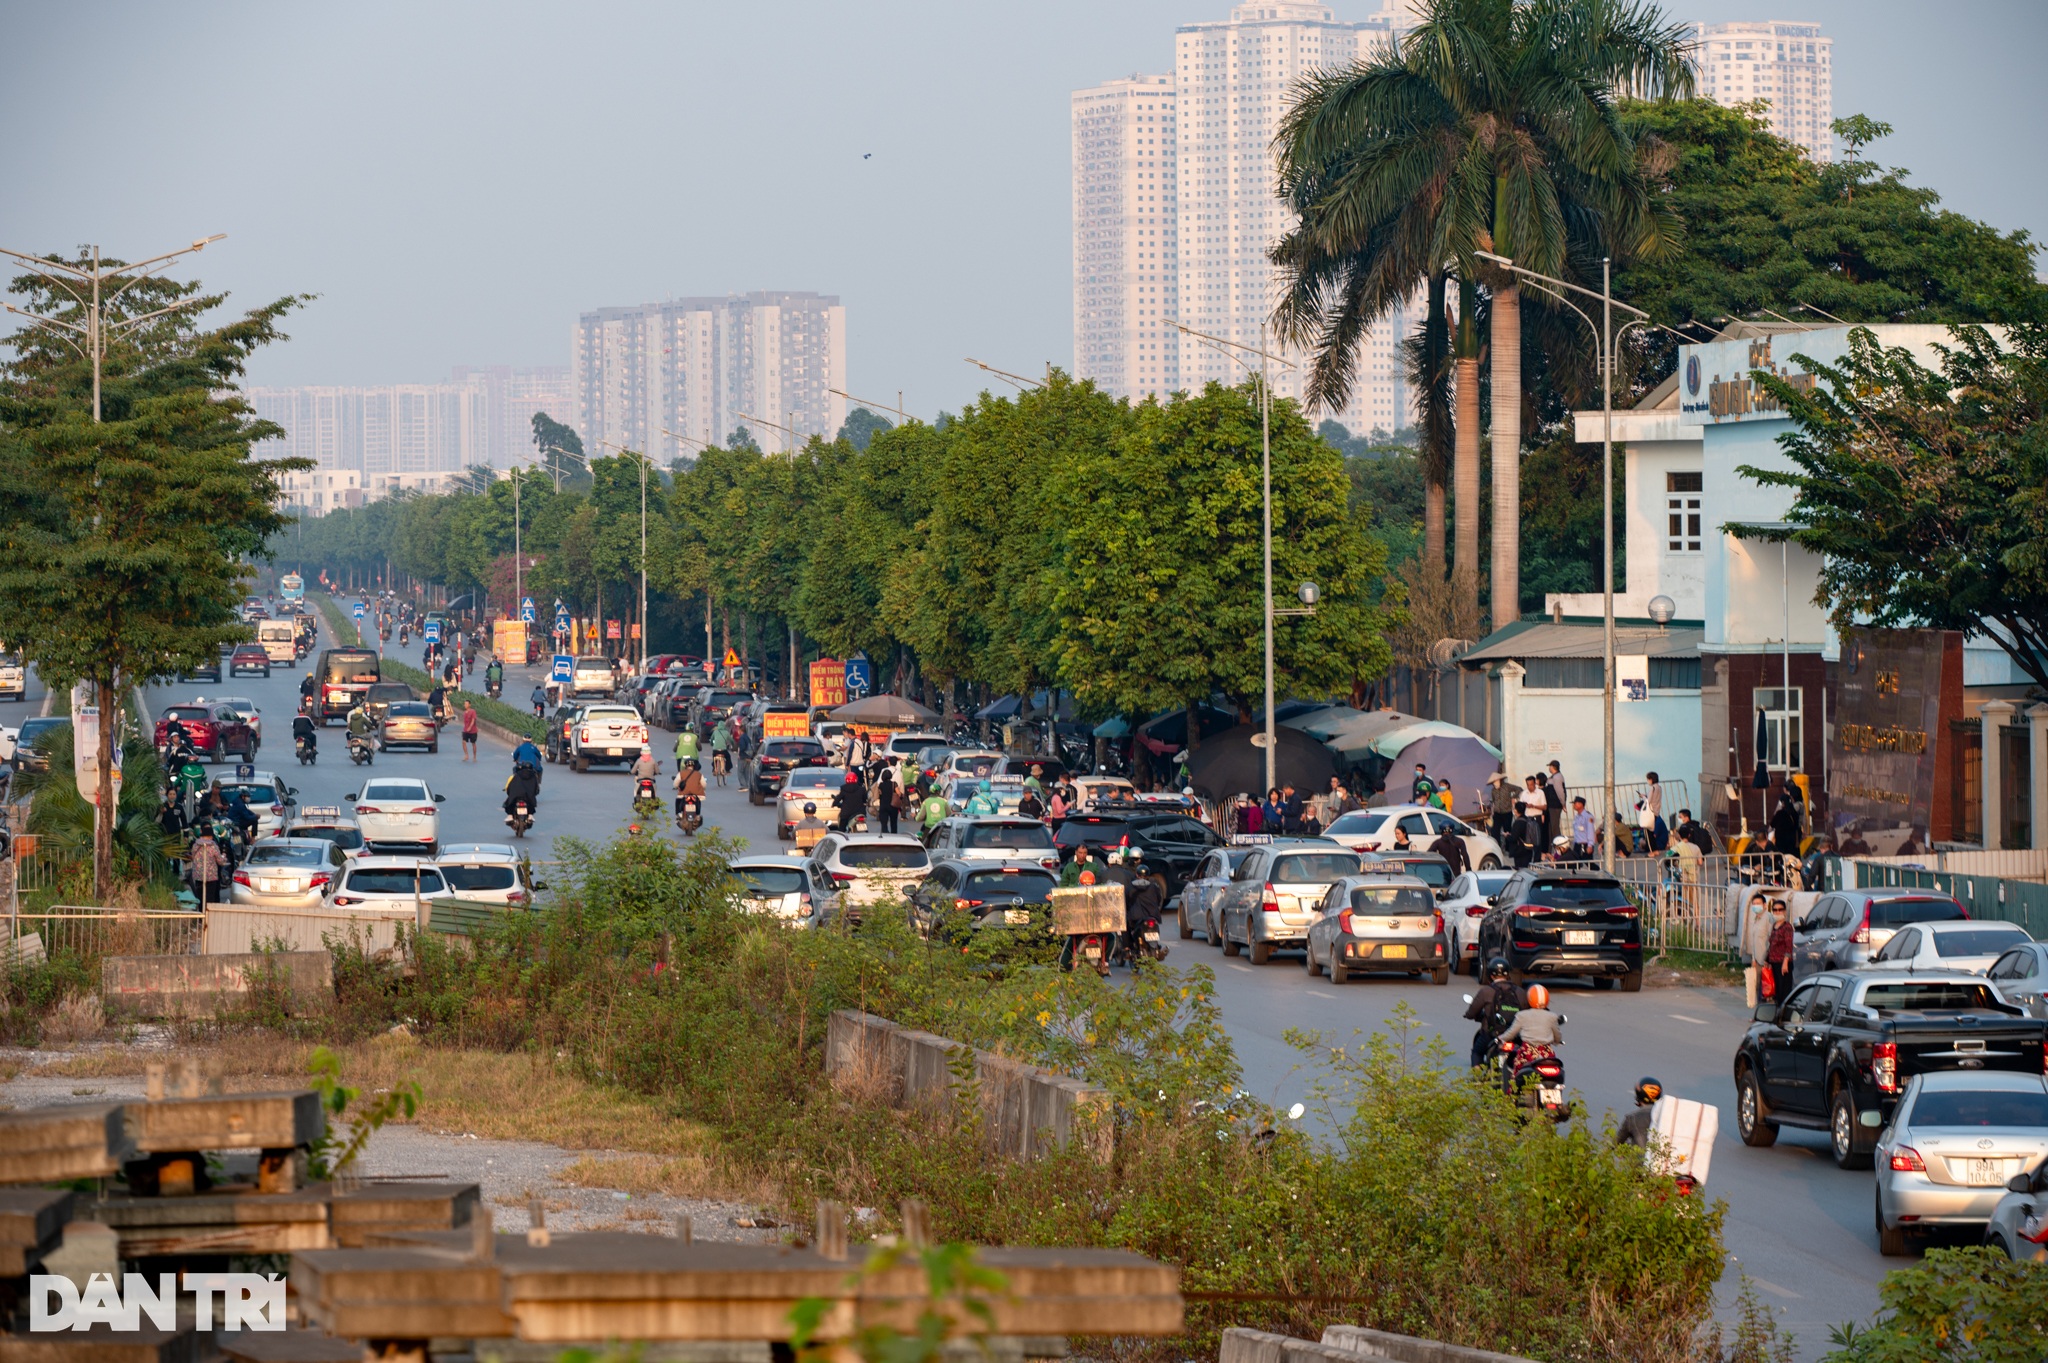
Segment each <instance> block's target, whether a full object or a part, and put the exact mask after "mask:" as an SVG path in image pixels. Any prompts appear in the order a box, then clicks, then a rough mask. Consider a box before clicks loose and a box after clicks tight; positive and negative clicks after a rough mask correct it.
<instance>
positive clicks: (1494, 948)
mask: <svg viewBox="0 0 2048 1363" xmlns="http://www.w3.org/2000/svg"><path fill="white" fill-rule="evenodd" d="M1496 957H1499V958H1500V959H1502V960H1505V961H1506V962H1507V963H1508V969H1509V971H1510V972H1512V974H1513V976H1514V981H1515V984H1516V985H1517V986H1518V987H1519V986H1520V985H1521V984H1522V983H1523V982H1524V979H1525V977H1529V976H1537V977H1542V978H1548V977H1550V976H1552V975H1587V976H1591V977H1592V979H1593V982H1594V983H1595V985H1597V986H1598V987H1599V988H1602V989H1605V988H1606V987H1607V986H1608V984H1609V983H1611V982H1612V981H1614V980H1620V981H1621V987H1622V989H1623V990H1625V991H1627V992H1628V993H1631V994H1633V993H1635V992H1636V991H1637V990H1639V989H1641V988H1642V987H1643V922H1642V918H1641V916H1640V912H1639V911H1638V910H1637V908H1636V904H1635V901H1634V900H1633V899H1631V898H1629V895H1628V891H1627V889H1626V888H1625V887H1623V885H1622V883H1621V882H1620V881H1619V880H1616V879H1615V878H1614V877H1613V876H1609V875H1600V874H1598V873H1591V874H1589V873H1586V872H1580V871H1565V870H1553V869H1547V868H1543V867H1536V866H1531V867H1526V868H1524V869H1523V870H1520V871H1517V872H1515V874H1514V875H1512V876H1510V877H1509V878H1508V882H1507V884H1505V885H1503V886H1501V887H1500V893H1498V894H1496V895H1495V896H1494V897H1493V907H1491V908H1489V909H1488V910H1487V911H1486V917H1484V918H1482V919H1480V920H1479V959H1480V960H1482V961H1490V960H1493V959H1494V958H1496Z"/></svg>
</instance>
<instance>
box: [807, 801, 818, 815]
mask: <svg viewBox="0 0 2048 1363" xmlns="http://www.w3.org/2000/svg"><path fill="white" fill-rule="evenodd" d="M817 812H818V807H817V806H816V805H814V804H812V803H811V802H810V801H809V800H806V801H804V813H806V814H815V813H817Z"/></svg>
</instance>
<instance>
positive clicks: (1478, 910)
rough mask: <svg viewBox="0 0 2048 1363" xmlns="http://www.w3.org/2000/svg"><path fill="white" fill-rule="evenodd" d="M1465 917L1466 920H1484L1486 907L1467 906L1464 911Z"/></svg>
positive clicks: (1477, 905) (1482, 905)
mask: <svg viewBox="0 0 2048 1363" xmlns="http://www.w3.org/2000/svg"><path fill="white" fill-rule="evenodd" d="M1465 916H1466V917H1467V918H1484V917H1486V906H1485V905H1484V904H1471V905H1468V906H1466V909H1465Z"/></svg>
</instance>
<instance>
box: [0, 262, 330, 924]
mask: <svg viewBox="0 0 2048 1363" xmlns="http://www.w3.org/2000/svg"><path fill="white" fill-rule="evenodd" d="M52 259H56V257H52ZM103 263H105V262H103ZM11 291H12V292H13V293H14V294H16V295H17V296H19V297H22V298H24V299H25V300H26V301H27V303H28V305H29V306H28V308H27V310H28V311H33V312H36V313H39V314H41V315H43V316H50V317H57V318H60V319H63V320H66V321H70V322H73V323H80V322H82V321H83V309H82V308H81V307H80V306H79V305H78V304H77V303H76V302H75V301H74V300H73V299H72V298H71V297H70V295H69V294H67V293H63V292H60V291H58V290H57V289H56V288H55V287H53V286H52V285H50V284H48V283H47V282H45V281H44V280H42V279H40V278H38V277H35V276H26V277H23V278H20V279H17V280H16V281H15V282H14V284H13V286H12V289H11ZM222 297H223V296H221V295H202V294H201V293H200V286H199V285H197V284H190V283H188V284H180V283H176V282H173V281H169V280H163V279H149V280H144V281H142V282H140V283H138V284H136V285H134V286H133V287H131V288H130V289H128V290H127V291H126V292H125V293H122V294H120V295H119V296H118V297H116V298H114V299H112V300H109V301H108V302H107V303H106V304H105V308H106V311H107V314H108V319H109V321H116V320H121V319H126V318H136V319H140V318H141V317H142V316H143V315H144V314H146V313H149V312H151V311H154V310H156V309H159V308H165V307H169V306H171V305H172V304H181V305H182V306H180V307H178V308H177V310H176V311H172V312H168V313H166V314H164V315H163V316H162V317H160V318H158V319H156V320H155V321H154V322H148V323H144V324H143V325H142V326H141V327H139V328H137V329H135V330H133V331H129V332H123V333H118V334H116V335H114V336H112V337H111V338H110V339H109V340H108V342H107V345H106V356H105V361H104V365H103V378H102V382H101V412H102V417H103V419H102V420H101V421H98V422H95V421H94V420H93V374H92V366H91V364H90V363H89V362H88V361H87V360H85V359H84V358H82V357H81V356H79V355H78V354H76V353H74V352H73V351H72V350H71V349H69V348H68V346H67V345H66V344H65V343H64V342H62V341H59V340H58V339H56V337H55V335H54V334H53V333H51V332H50V331H48V330H46V329H43V328H30V329H28V330H26V331H23V332H20V333H17V334H16V335H15V336H14V337H13V345H14V358H13V359H12V360H11V361H9V362H8V363H7V364H6V365H5V367H4V369H0V505H4V506H6V507H7V515H6V517H5V520H4V523H0V637H4V638H5V639H6V640H7V641H8V644H9V646H10V647H14V648H18V649H20V650H21V651H22V653H23V654H24V655H25V656H27V657H31V658H34V659H35V660H36V663H37V665H38V668H39V670H40V671H41V673H42V675H43V677H44V679H45V680H46V681H48V682H49V683H50V684H51V685H53V686H65V685H69V684H70V683H71V682H73V681H77V680H85V681H90V682H93V683H94V684H95V685H96V686H97V687H98V691H99V694H100V696H101V697H103V698H104V699H103V702H102V703H103V706H104V712H105V714H106V717H107V720H108V722H106V723H103V724H102V725H101V726H100V743H99V753H98V756H97V765H98V770H99V789H100V792H101V795H100V806H101V814H102V817H101V819H100V826H99V830H98V832H97V835H96V836H95V838H94V841H93V879H94V885H95V888H96V889H97V890H98V891H99V892H100V893H102V894H104V893H105V892H106V891H107V889H108V887H109V884H110V882H111V880H112V877H113V871H114V859H113V838H114V825H115V822H116V820H115V818H114V816H113V811H112V808H111V800H112V794H113V783H112V770H113V752H114V749H113V745H114V741H115V735H114V730H115V725H114V724H113V723H112V722H111V721H112V717H113V708H114V705H115V704H117V703H118V701H117V700H116V698H118V697H121V696H123V695H124V694H125V692H126V688H127V687H129V686H133V685H135V684H138V683H142V682H147V681H150V680H153V679H155V678H159V677H166V676H171V675H174V674H176V673H177V672H178V671H180V670H182V669H184V668H187V667H190V666H192V665H194V664H196V663H198V662H199V661H200V660H201V659H207V658H215V657H217V656H218V652H219V647H220V645H221V644H222V643H224V642H228V641H230V640H237V639H242V638H246V637H247V634H246V631H245V629H244V627H243V626H242V625H241V624H240V623H239V622H238V620H237V617H236V607H237V606H238V605H239V604H240V600H241V597H242V592H243V587H244V585H245V584H246V582H247V581H248V577H249V573H248V567H247V564H248V561H249V560H250V559H251V558H253V557H255V556H257V555H259V554H261V553H262V552H263V551H264V547H265V544H266V542H267V541H268V540H269V538H270V537H271V536H272V535H274V534H276V533H277V532H278V531H280V530H282V529H283V528H284V527H285V526H286V525H287V524H289V522H288V521H286V520H285V519H284V518H283V517H282V516H281V515H279V514H278V512H277V510H276V507H277V504H278V501H279V497H280V492H281V489H280V476H281V475H282V474H283V473H284V472H286V471H287V470H297V469H305V468H310V467H312V464H311V461H309V460H303V459H269V460H265V459H257V458H254V457H252V455H251V447H252V446H253V445H254V444H255V443H256V442H257V441H259V440H263V439H266V438H269V437H272V436H280V435H283V434H284V432H283V431H282V430H281V429H280V428H279V427H277V426H275V425H273V424H272V423H270V422H265V421H259V420H257V419H256V418H255V415H254V413H253V410H252V409H251V408H250V406H249V404H248V403H247V402H246V401H245V400H244V399H243V398H242V396H241V394H240V392H239V391H238V389H237V385H238V383H239V382H240V380H241V378H242V374H243V371H244V367H245V365H246V363H247V360H248V357H249V355H250V354H251V353H253V352H254V351H255V350H256V349H257V348H258V347H260V346H263V345H267V344H269V343H270V342H272V341H275V340H279V339H282V333H281V332H280V331H279V330H278V324H279V322H280V321H281V320H282V318H283V317H284V315H285V314H286V313H287V312H289V311H290V310H291V309H292V308H293V307H295V306H297V305H298V303H299V302H300V301H302V300H299V299H292V298H286V299H280V300H279V301H277V302H275V303H271V304H269V305H268V306H266V307H262V308H258V309H256V310H254V311H252V312H249V313H247V314H245V315H244V316H243V317H241V318H239V319H237V320H235V321H232V322H229V323H227V324H226V325H224V326H221V327H218V328H214V329H211V330H203V329H201V328H199V327H198V326H197V325H196V324H195V323H194V322H193V321H192V320H191V318H192V316H193V314H194V313H196V312H200V311H204V310H205V309H207V308H210V307H213V306H216V305H217V304H218V303H219V302H221V301H222Z"/></svg>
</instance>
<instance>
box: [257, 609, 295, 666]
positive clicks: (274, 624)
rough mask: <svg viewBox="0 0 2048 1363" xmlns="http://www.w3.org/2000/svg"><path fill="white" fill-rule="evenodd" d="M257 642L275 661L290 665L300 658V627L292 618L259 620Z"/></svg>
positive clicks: (271, 659)
mask: <svg viewBox="0 0 2048 1363" xmlns="http://www.w3.org/2000/svg"><path fill="white" fill-rule="evenodd" d="M256 642H257V643H259V644H261V645H263V652H264V653H265V654H266V655H267V656H268V657H269V659H270V661H271V662H273V663H277V664H281V665H282V666H285V667H290V666H292V665H293V664H294V663H296V662H298V660H299V627H298V625H297V624H296V623H294V622H293V621H290V620H258V621H257V622H256Z"/></svg>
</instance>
